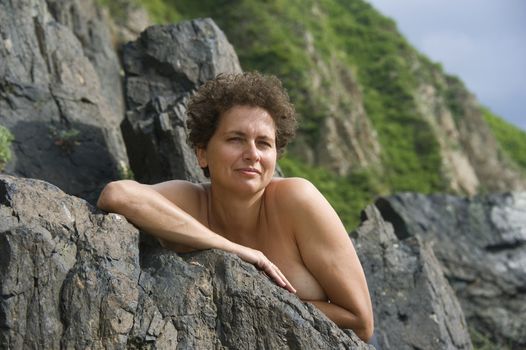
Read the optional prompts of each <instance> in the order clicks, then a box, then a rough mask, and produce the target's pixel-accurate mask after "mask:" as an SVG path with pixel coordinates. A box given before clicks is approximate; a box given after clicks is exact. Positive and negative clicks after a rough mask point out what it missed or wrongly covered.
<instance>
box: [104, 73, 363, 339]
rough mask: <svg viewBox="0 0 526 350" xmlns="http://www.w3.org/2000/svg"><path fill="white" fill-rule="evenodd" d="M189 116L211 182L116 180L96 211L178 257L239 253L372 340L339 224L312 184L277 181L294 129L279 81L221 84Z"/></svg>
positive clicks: (207, 88) (210, 87) (194, 103)
mask: <svg viewBox="0 0 526 350" xmlns="http://www.w3.org/2000/svg"><path fill="white" fill-rule="evenodd" d="M187 113H188V128H189V130H190V134H189V142H190V144H191V145H192V146H193V147H194V149H195V152H196V155H197V158H198V161H199V165H200V166H201V168H203V170H204V172H205V175H207V176H208V177H210V183H207V184H193V183H190V182H187V181H180V180H173V181H167V182H163V183H159V184H155V185H143V184H139V183H137V182H134V181H129V180H124V181H116V182H112V183H110V184H108V185H107V186H106V187H105V188H104V190H103V191H102V193H101V195H100V198H99V201H98V206H99V208H101V209H103V210H105V211H109V212H115V213H119V214H122V215H124V216H125V217H126V218H127V219H128V220H129V221H131V222H132V223H133V224H135V225H136V226H138V227H139V228H141V229H142V230H144V231H146V232H148V233H150V234H151V235H153V236H155V237H157V238H158V239H159V240H160V241H161V242H162V244H163V245H164V246H165V247H168V248H171V249H173V250H175V251H176V252H188V251H192V250H201V249H210V248H217V249H222V250H225V251H228V252H231V253H234V254H236V255H238V256H239V257H240V258H241V259H243V260H245V261H247V262H249V263H252V264H254V265H255V266H256V267H258V268H259V269H261V270H263V271H264V272H265V273H266V274H267V275H268V276H270V277H271V278H272V279H273V280H274V281H275V282H276V283H277V284H278V285H280V286H281V287H283V288H285V289H286V290H288V291H289V292H292V293H296V294H297V296H298V297H299V298H301V299H302V300H304V301H308V302H311V303H313V304H314V305H315V306H316V307H318V308H319V309H320V310H321V311H322V312H324V313H325V314H326V315H327V316H328V317H329V318H330V319H331V320H333V321H334V322H335V323H336V324H337V325H338V326H340V327H342V328H350V329H352V330H354V332H355V333H356V334H357V335H358V336H359V337H360V338H361V339H363V340H365V341H367V340H368V339H369V338H370V337H371V334H372V332H373V315H372V307H371V300H370V297H369V291H368V289H367V283H366V280H365V276H364V273H363V270H362V266H361V264H360V262H359V260H358V257H357V255H356V252H355V250H354V247H353V245H352V242H351V240H350V239H349V237H348V236H347V233H346V231H345V228H344V226H343V224H342V223H341V221H340V219H339V218H338V216H337V215H336V213H335V211H334V210H333V208H332V207H331V206H330V204H329V203H328V202H327V201H326V200H325V198H324V197H323V196H322V195H321V194H320V193H319V192H318V190H317V189H316V188H315V187H314V186H313V185H312V184H311V183H310V182H308V181H307V180H304V179H300V178H274V177H273V175H274V170H275V167H276V161H277V157H278V156H279V155H281V154H282V152H283V151H284V148H285V146H286V145H287V143H288V141H289V140H290V139H291V138H292V137H293V136H294V133H295V128H296V119H295V112H294V108H293V106H292V104H291V103H290V101H289V98H288V95H287V93H286V92H285V91H284V89H283V87H282V86H281V83H280V82H279V80H278V79H277V78H275V77H271V76H263V75H261V74H259V73H243V74H237V75H236V74H231V75H220V76H218V77H217V78H216V79H214V80H211V81H209V82H207V83H206V84H204V85H203V86H202V87H201V88H200V89H199V90H198V91H197V92H196V94H195V95H194V96H193V97H192V99H191V100H190V102H189V105H188V112H187Z"/></svg>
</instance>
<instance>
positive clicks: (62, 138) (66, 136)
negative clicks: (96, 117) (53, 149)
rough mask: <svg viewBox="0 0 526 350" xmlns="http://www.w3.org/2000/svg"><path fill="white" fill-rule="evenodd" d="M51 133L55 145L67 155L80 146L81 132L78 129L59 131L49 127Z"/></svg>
mask: <svg viewBox="0 0 526 350" xmlns="http://www.w3.org/2000/svg"><path fill="white" fill-rule="evenodd" d="M49 133H50V134H51V137H52V138H53V143H54V144H55V145H56V146H58V147H60V148H61V149H62V150H63V151H64V152H66V153H71V152H73V151H74V150H75V147H76V146H78V145H80V142H79V136H80V131H79V130H77V129H59V128H57V127H54V126H51V127H49Z"/></svg>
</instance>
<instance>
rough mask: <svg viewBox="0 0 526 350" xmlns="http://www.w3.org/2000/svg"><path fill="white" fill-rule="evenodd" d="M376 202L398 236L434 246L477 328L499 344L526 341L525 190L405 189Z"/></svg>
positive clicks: (515, 346) (516, 346)
mask: <svg viewBox="0 0 526 350" xmlns="http://www.w3.org/2000/svg"><path fill="white" fill-rule="evenodd" d="M376 206H377V207H378V208H379V210H380V211H381V213H382V216H383V217H384V218H385V219H386V220H388V221H390V222H391V223H392V224H393V226H394V229H395V233H396V235H397V237H398V238H401V239H404V238H407V237H420V238H421V239H422V240H423V241H424V242H427V244H429V245H431V246H432V247H433V250H434V251H435V254H436V256H437V258H438V259H439V260H440V262H441V264H442V266H443V271H444V274H445V276H446V277H447V279H448V280H449V283H450V284H451V286H452V287H453V289H454V290H455V292H456V295H457V297H458V298H459V300H460V302H461V304H462V308H463V310H464V313H465V315H466V318H467V321H468V324H469V325H470V327H471V328H472V329H473V330H474V331H476V333H477V334H479V335H483V336H485V337H487V338H490V339H492V340H493V341H494V342H496V343H497V344H499V345H498V346H511V348H513V349H520V348H524V347H525V346H526V333H525V332H524V330H525V329H526V319H525V318H524V315H525V314H526V193H524V192H522V193H507V194H495V195H488V196H484V197H478V198H474V199H466V198H458V197H453V196H446V195H433V196H424V195H421V194H415V193H403V194H399V195H396V196H392V197H385V198H380V199H378V200H377V201H376ZM495 346H497V345H495Z"/></svg>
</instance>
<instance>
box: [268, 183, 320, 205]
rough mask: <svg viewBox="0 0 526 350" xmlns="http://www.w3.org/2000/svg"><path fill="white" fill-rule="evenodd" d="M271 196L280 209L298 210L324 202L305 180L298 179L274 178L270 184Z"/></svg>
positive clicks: (316, 190)
mask: <svg viewBox="0 0 526 350" xmlns="http://www.w3.org/2000/svg"><path fill="white" fill-rule="evenodd" d="M271 186H272V187H271V191H272V196H273V197H274V199H275V201H276V203H277V205H279V206H281V207H282V209H287V208H290V209H292V208H293V209H299V208H300V207H304V206H308V205H316V204H317V203H319V202H320V201H322V202H326V200H325V197H323V195H322V194H321V193H320V191H318V189H317V188H316V187H315V186H314V185H313V184H312V183H311V182H310V181H309V180H307V179H304V178H300V177H290V178H276V179H273V180H272V182H271Z"/></svg>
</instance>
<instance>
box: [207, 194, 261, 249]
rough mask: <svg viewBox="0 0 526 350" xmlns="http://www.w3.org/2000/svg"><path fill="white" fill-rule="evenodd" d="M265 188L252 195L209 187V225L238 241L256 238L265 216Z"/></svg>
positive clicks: (212, 228) (242, 241) (243, 241)
mask: <svg viewBox="0 0 526 350" xmlns="http://www.w3.org/2000/svg"><path fill="white" fill-rule="evenodd" d="M264 197H265V196H264V190H263V191H261V192H258V193H256V194H254V195H253V196H251V197H236V196H232V193H231V192H228V193H224V192H223V191H221V190H220V189H218V188H214V187H213V186H212V185H210V187H209V188H208V227H209V228H210V229H211V230H212V231H214V232H216V233H219V234H222V235H224V236H225V237H227V238H228V239H230V240H233V241H235V242H237V243H247V241H246V240H248V239H253V238H255V234H256V233H257V231H258V228H260V226H261V224H262V222H261V221H262V218H263V217H264Z"/></svg>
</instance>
